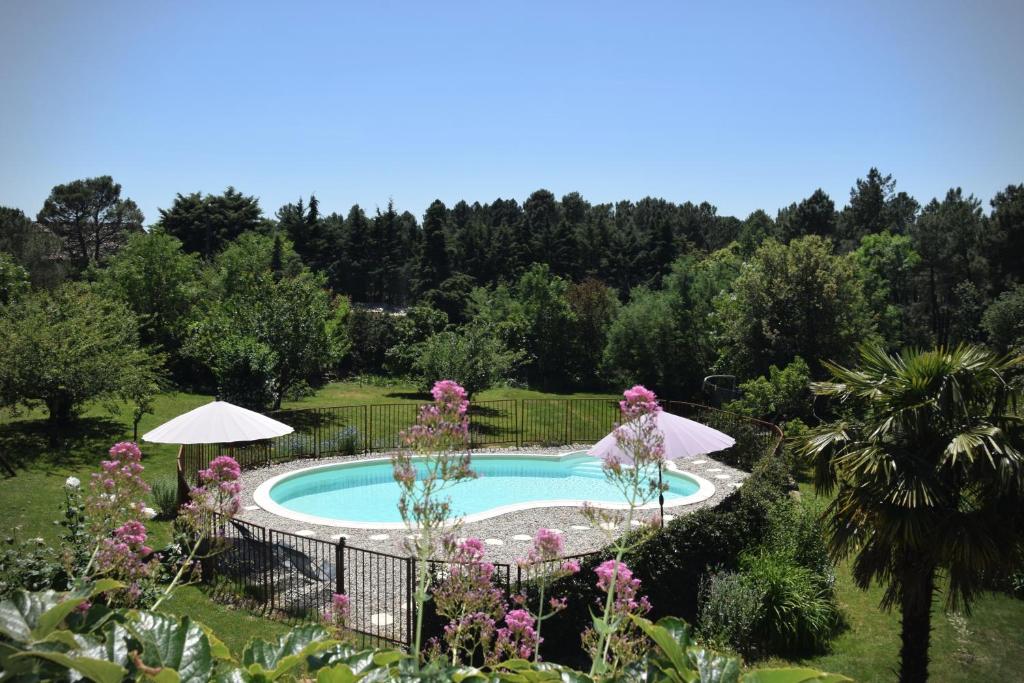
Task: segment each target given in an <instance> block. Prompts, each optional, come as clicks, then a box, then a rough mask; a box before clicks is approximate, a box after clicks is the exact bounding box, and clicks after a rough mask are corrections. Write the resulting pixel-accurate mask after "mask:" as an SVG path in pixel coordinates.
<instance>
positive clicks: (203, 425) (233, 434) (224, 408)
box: [142, 401, 295, 444]
mask: <svg viewBox="0 0 1024 683" xmlns="http://www.w3.org/2000/svg"><path fill="white" fill-rule="evenodd" d="M293 431H295V430H293V429H292V428H291V427H289V426H288V425H286V424H285V423H283V422H278V421H277V420H272V419H271V418H269V417H267V416H266V415H260V414H259V413H257V412H255V411H252V410H248V409H246V408H241V407H239V406H236V405H234V404H232V403H228V402H227V401H214V402H212V403H207V404H206V405H204V406H199V407H198V408H196V409H195V410H190V411H188V412H187V413H184V414H182V415H179V416H178V417H176V418H174V419H173V420H170V421H168V422H165V423H163V424H162V425H160V426H159V427H157V428H156V429H154V430H152V431H149V432H146V433H145V434H143V435H142V438H143V439H145V440H146V441H152V442H154V443H180V444H190V443H232V442H235V441H259V440H260V439H272V438H274V437H275V436H284V435H285V434H290V433H292V432H293Z"/></svg>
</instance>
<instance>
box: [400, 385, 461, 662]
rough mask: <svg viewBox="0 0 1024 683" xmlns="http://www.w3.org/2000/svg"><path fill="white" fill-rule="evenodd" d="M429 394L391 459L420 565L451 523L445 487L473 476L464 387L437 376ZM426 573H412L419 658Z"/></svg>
mask: <svg viewBox="0 0 1024 683" xmlns="http://www.w3.org/2000/svg"><path fill="white" fill-rule="evenodd" d="M430 393H431V395H432V396H433V398H434V401H433V403H430V404H427V405H424V406H422V407H421V408H420V410H419V413H418V415H417V416H416V424H414V425H413V426H412V427H410V428H409V429H408V430H405V431H403V432H402V433H401V437H402V444H403V448H402V449H401V450H400V451H398V452H397V453H395V454H394V455H393V456H392V458H391V464H392V469H393V476H394V479H395V482H397V483H398V486H399V488H400V489H401V497H400V498H399V502H398V510H399V512H400V513H401V515H402V521H403V522H405V525H406V527H407V528H408V529H409V530H410V531H412V532H415V533H413V534H411V535H412V539H410V540H409V541H408V546H409V550H410V552H411V553H412V554H413V556H414V557H415V558H416V559H417V560H418V561H419V562H420V564H421V566H423V567H426V566H427V562H429V561H430V559H431V558H432V557H433V556H434V554H435V552H436V550H437V547H438V542H439V540H440V534H441V531H442V530H443V529H444V528H445V527H447V526H449V518H450V516H451V498H449V497H448V496H444V495H442V494H443V492H444V491H445V490H446V489H448V488H451V487H452V486H454V485H455V484H457V483H458V482H460V481H465V480H467V479H472V478H474V477H475V476H476V474H475V473H474V472H473V471H472V469H470V455H469V418H468V416H467V411H468V410H469V401H468V400H467V398H466V390H465V389H463V388H462V387H461V386H459V385H458V384H457V383H456V382H453V381H451V380H441V381H438V382H436V383H435V384H434V387H433V389H431V392H430ZM428 578H429V577H428V572H426V571H421V572H420V573H419V574H418V575H417V577H416V589H415V600H416V605H417V610H416V632H415V636H414V640H413V655H414V658H415V659H416V661H417V662H418V661H419V655H420V647H421V645H422V642H423V605H424V603H426V601H427V600H428V599H429V598H430V593H429V581H428Z"/></svg>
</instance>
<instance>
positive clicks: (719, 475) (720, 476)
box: [715, 474, 729, 479]
mask: <svg viewBox="0 0 1024 683" xmlns="http://www.w3.org/2000/svg"><path fill="white" fill-rule="evenodd" d="M728 478H729V475H728V474H716V475H715V479H728Z"/></svg>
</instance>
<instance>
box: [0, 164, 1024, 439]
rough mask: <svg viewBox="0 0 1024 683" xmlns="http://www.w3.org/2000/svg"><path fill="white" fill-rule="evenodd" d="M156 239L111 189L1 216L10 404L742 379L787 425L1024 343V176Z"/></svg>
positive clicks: (884, 180) (244, 223) (302, 223)
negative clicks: (889, 374)
mask: <svg viewBox="0 0 1024 683" xmlns="http://www.w3.org/2000/svg"><path fill="white" fill-rule="evenodd" d="M145 223H146V219H145V217H144V216H143V215H142V213H141V211H140V210H139V208H138V207H137V206H136V204H135V203H134V202H133V201H132V200H131V199H129V198H127V197H122V192H121V187H120V185H118V184H116V183H115V182H114V180H113V179H112V178H110V177H106V176H104V177H97V178H89V179H83V180H77V181H74V182H71V183H68V184H64V185H58V186H56V187H54V188H53V190H52V192H51V194H50V196H49V197H48V198H47V200H46V201H45V203H44V205H43V206H42V207H41V209H40V210H39V212H38V213H37V215H36V216H35V217H34V218H33V217H30V216H27V215H25V214H24V213H23V212H22V211H20V210H18V209H11V208H2V207H0V307H2V308H0V311H2V320H0V347H3V348H4V349H5V355H6V356H7V358H6V359H5V363H4V364H3V368H4V369H3V370H0V404H2V405H5V406H8V407H12V408H17V406H20V405H32V404H33V403H42V404H45V405H46V406H47V407H48V408H49V409H50V413H51V417H53V418H54V419H67V418H69V417H70V416H71V415H72V414H73V413H74V411H75V410H76V409H77V408H78V407H80V406H81V405H82V404H83V403H84V402H87V401H90V400H93V399H98V398H122V399H127V400H129V401H130V402H133V403H134V404H136V406H137V409H138V410H141V411H145V410H146V407H145V405H146V402H147V400H148V397H150V396H151V395H152V394H153V392H155V391H159V390H161V389H162V388H165V387H168V386H171V385H178V386H183V387H189V388H194V389H199V390H206V391H210V392H219V393H220V394H221V395H222V396H225V397H230V398H232V399H234V400H237V401H240V402H242V403H244V404H246V405H251V406H255V407H261V408H269V407H273V406H275V405H279V404H280V401H281V400H282V398H284V397H287V396H295V395H301V394H302V392H304V391H308V390H309V389H310V387H313V386H316V385H317V384H318V383H321V382H323V381H325V380H327V379H330V378H332V377H337V376H343V375H351V374H366V375H387V376H393V377H416V378H419V379H420V380H421V381H422V382H423V383H424V384H426V383H427V382H430V381H432V380H434V379H437V378H438V377H441V376H450V377H454V378H456V379H459V380H460V381H462V382H463V383H464V384H465V385H466V386H467V387H469V388H470V389H471V390H472V391H478V390H480V389H483V388H486V387H487V386H491V385H493V384H495V383H500V382H506V381H507V382H516V383H523V384H526V385H530V386H535V387H538V388H544V389H552V390H574V389H582V388H600V387H606V386H611V385H621V384H623V383H625V382H642V383H645V384H647V385H649V386H652V387H654V388H655V389H657V390H658V391H659V393H660V394H662V395H665V396H671V397H677V398H687V397H692V396H696V395H697V394H699V392H700V391H701V388H702V380H703V378H704V377H705V376H708V375H727V376H735V377H736V380H737V382H738V383H740V384H741V385H742V386H743V387H744V389H745V394H746V395H747V396H748V397H758V396H761V397H762V399H763V402H765V403H764V405H762V406H760V408H759V409H758V410H756V411H755V412H760V413H762V414H763V413H765V412H768V413H771V414H772V416H773V417H777V418H787V417H795V416H794V415H787V414H786V410H785V408H784V406H783V405H782V404H783V403H784V401H780V400H778V399H777V397H775V398H772V397H771V396H767V395H766V394H771V393H772V392H773V391H774V389H772V388H771V387H774V386H777V385H779V384H780V383H782V384H784V383H785V382H786V381H787V378H791V381H792V384H793V386H802V385H801V382H803V384H804V385H805V384H806V378H808V377H809V378H820V377H822V376H823V367H822V365H821V363H822V361H823V360H833V361H837V362H847V361H850V360H852V358H853V356H854V353H855V349H856V345H857V343H859V342H862V341H869V340H878V341H882V342H883V343H884V344H885V345H886V346H887V347H888V348H890V349H892V350H898V349H903V348H908V347H928V346H934V345H953V344H956V343H958V342H961V341H971V342H981V343H985V344H988V345H990V346H991V347H993V348H995V349H996V350H998V351H1000V352H1006V351H1016V352H1021V351H1024V185H1009V186H1007V187H1006V189H1005V190H1003V191H1002V192H999V193H998V194H996V196H995V197H993V198H991V200H990V201H989V202H988V206H985V205H984V204H983V202H982V200H981V199H978V198H976V197H974V196H972V195H965V194H964V193H963V192H962V191H961V190H960V189H959V188H953V189H950V190H948V191H947V192H945V194H943V195H941V196H940V197H936V198H934V199H931V200H929V201H927V203H923V204H922V203H921V202H919V201H918V200H917V199H915V198H913V197H911V196H909V195H907V194H906V193H904V192H900V191H897V189H896V181H895V180H894V179H893V177H892V176H891V175H886V174H884V173H882V172H880V171H879V170H877V169H875V168H872V169H870V170H869V171H868V173H867V174H866V176H865V177H864V178H860V179H857V180H856V181H855V183H854V184H853V186H852V188H851V190H850V195H849V197H848V198H846V201H845V204H844V205H841V206H840V205H837V202H836V201H835V200H834V199H833V198H831V197H829V195H828V194H826V193H825V192H824V191H822V190H820V189H819V190H816V191H814V192H813V193H811V195H810V196H809V197H807V198H806V199H803V200H800V201H798V202H794V203H792V204H790V205H789V206H787V207H785V208H784V209H782V210H780V211H778V212H776V214H775V215H774V216H772V215H770V214H769V213H768V212H766V211H761V210H758V211H755V212H753V213H752V214H750V215H749V216H747V217H745V218H737V217H732V216H721V215H719V214H718V211H717V209H716V207H714V206H712V205H711V204H709V203H707V202H702V203H699V204H695V203H691V202H685V203H682V204H677V203H673V202H671V201H668V200H665V199H660V198H653V197H646V198H644V199H641V200H639V201H636V202H633V201H620V202H616V203H614V204H592V203H590V202H588V201H587V200H586V199H585V198H584V197H582V196H581V195H580V194H579V193H571V194H567V195H565V196H563V197H561V198H560V199H559V198H558V197H556V196H555V195H554V194H552V193H551V192H549V191H547V190H543V189H542V190H537V191H536V192H534V193H533V194H531V195H530V196H529V197H527V198H526V199H525V201H523V202H521V203H520V202H519V201H517V200H514V199H496V200H494V201H493V202H490V203H486V204H481V203H479V202H473V203H469V202H467V201H460V202H458V203H456V204H455V205H453V206H450V207H449V206H446V205H445V204H444V203H442V202H441V201H435V202H433V203H432V204H431V205H430V206H429V207H427V209H426V211H425V213H424V214H423V217H422V220H418V219H417V217H416V216H414V215H413V214H412V213H409V212H408V211H406V212H402V213H399V212H398V210H397V209H396V208H395V207H394V206H393V204H392V203H388V205H387V206H386V207H385V208H384V209H377V210H376V211H374V212H372V213H370V212H367V211H366V210H364V209H363V208H361V207H360V206H358V205H355V206H353V207H351V208H350V209H349V210H348V211H347V212H344V213H340V212H331V213H327V212H326V211H325V210H324V208H323V207H321V205H320V202H319V201H318V200H317V198H316V197H315V196H310V197H309V198H308V199H304V198H299V199H298V200H297V201H296V202H295V203H291V204H287V205H285V206H282V207H280V208H279V209H277V210H276V212H274V214H273V216H269V215H267V213H265V211H264V208H263V207H261V206H260V203H259V201H258V199H257V198H256V197H254V196H250V195H246V194H244V193H242V192H239V191H237V190H236V189H234V188H232V187H229V188H227V189H226V190H225V191H224V192H223V193H222V194H219V195H204V194H201V193H191V194H178V195H177V196H175V197H174V198H173V200H172V201H171V202H170V205H169V207H168V208H166V209H161V210H160V215H159V216H158V217H157V219H156V220H155V222H152V223H151V224H150V225H149V227H148V228H144V225H145ZM766 386H767V387H768V388H766Z"/></svg>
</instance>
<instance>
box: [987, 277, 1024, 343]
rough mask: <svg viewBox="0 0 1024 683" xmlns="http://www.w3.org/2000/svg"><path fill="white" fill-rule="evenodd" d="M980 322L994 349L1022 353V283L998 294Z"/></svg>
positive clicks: (1023, 290) (1023, 328)
mask: <svg viewBox="0 0 1024 683" xmlns="http://www.w3.org/2000/svg"><path fill="white" fill-rule="evenodd" d="M981 324H982V327H984V328H985V333H986V334H987V335H988V341H989V344H991V345H992V347H993V348H995V349H996V351H999V352H1000V353H1015V354H1022V355H1024V284H1021V285H1017V286H1016V287H1014V288H1013V289H1011V290H1008V291H1005V292H1003V293H1002V294H1000V295H999V298H998V299H996V300H995V301H993V302H992V305H991V306H989V307H988V309H987V310H986V311H985V315H984V317H983V318H982V321H981Z"/></svg>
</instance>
